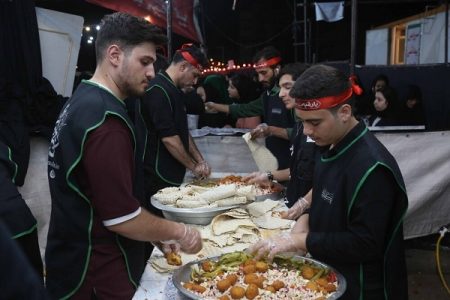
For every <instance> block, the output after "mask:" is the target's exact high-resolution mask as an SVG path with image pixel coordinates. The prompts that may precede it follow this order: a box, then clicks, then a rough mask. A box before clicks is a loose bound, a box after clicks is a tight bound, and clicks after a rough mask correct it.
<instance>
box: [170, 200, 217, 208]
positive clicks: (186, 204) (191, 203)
mask: <svg viewBox="0 0 450 300" xmlns="http://www.w3.org/2000/svg"><path fill="white" fill-rule="evenodd" d="M208 204H209V203H208V202H206V201H204V200H202V199H198V200H184V199H180V200H177V204H176V205H177V207H182V208H197V207H205V206H208Z"/></svg>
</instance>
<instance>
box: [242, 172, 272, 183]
mask: <svg viewBox="0 0 450 300" xmlns="http://www.w3.org/2000/svg"><path fill="white" fill-rule="evenodd" d="M242 180H244V181H245V182H248V183H257V184H264V185H270V183H271V182H270V180H269V178H267V172H253V173H251V174H249V175H247V176H245V177H244V178H242Z"/></svg>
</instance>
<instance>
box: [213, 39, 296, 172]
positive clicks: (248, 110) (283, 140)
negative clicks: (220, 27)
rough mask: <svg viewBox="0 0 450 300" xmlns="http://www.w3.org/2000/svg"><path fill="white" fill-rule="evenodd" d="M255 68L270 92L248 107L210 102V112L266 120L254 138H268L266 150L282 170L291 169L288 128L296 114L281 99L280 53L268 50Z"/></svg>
mask: <svg viewBox="0 0 450 300" xmlns="http://www.w3.org/2000/svg"><path fill="white" fill-rule="evenodd" d="M253 63H254V68H255V70H256V73H257V74H258V81H259V82H260V83H261V84H262V85H263V86H264V88H266V90H265V91H264V92H263V93H262V94H261V96H260V97H259V98H257V99H256V100H254V101H252V102H249V103H245V104H233V105H224V104H218V103H214V102H207V103H206V104H205V105H206V108H207V109H208V110H216V111H219V112H224V113H228V114H230V115H231V117H232V118H235V119H237V118H245V117H255V116H261V117H263V120H264V122H265V123H264V124H261V125H259V126H258V127H257V128H255V129H254V130H253V131H252V138H257V137H263V136H265V137H267V138H266V146H267V148H268V149H269V150H270V151H271V152H272V153H273V155H274V156H275V157H276V158H277V160H278V168H279V169H285V168H288V167H289V158H290V150H289V147H290V142H289V138H288V131H287V130H286V129H287V128H292V127H293V126H294V123H295V112H294V111H293V110H288V109H286V107H285V106H284V104H283V102H282V101H280V98H279V96H278V94H279V92H280V88H279V87H278V86H277V85H276V79H277V76H278V73H279V72H280V67H281V64H280V63H281V57H280V53H279V52H278V51H277V50H276V49H275V48H274V47H272V46H269V47H266V48H264V49H262V50H261V51H259V52H258V53H256V54H255V56H254V58H253Z"/></svg>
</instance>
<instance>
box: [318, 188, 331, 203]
mask: <svg viewBox="0 0 450 300" xmlns="http://www.w3.org/2000/svg"><path fill="white" fill-rule="evenodd" d="M320 196H321V197H322V199H323V200H324V201H326V202H328V204H331V203H332V202H333V198H334V194H333V193H330V192H329V191H327V190H326V189H323V190H322V194H321V195H320Z"/></svg>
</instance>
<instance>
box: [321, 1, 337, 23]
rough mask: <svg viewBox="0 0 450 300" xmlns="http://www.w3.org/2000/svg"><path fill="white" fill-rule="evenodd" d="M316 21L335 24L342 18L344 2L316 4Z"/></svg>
mask: <svg viewBox="0 0 450 300" xmlns="http://www.w3.org/2000/svg"><path fill="white" fill-rule="evenodd" d="M314 6H315V8H316V21H325V22H337V21H339V20H342V19H343V18H344V1H339V2H320V3H318V2H316V3H314Z"/></svg>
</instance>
